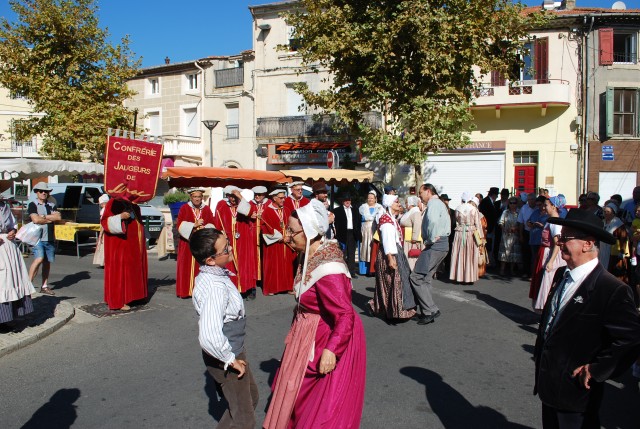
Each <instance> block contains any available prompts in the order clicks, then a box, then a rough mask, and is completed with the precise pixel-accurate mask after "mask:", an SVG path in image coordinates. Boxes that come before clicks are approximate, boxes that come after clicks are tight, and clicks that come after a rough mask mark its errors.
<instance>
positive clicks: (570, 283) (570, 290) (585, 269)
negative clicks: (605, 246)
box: [558, 258, 599, 314]
mask: <svg viewBox="0 0 640 429" xmlns="http://www.w3.org/2000/svg"><path fill="white" fill-rule="evenodd" d="M598 262H599V260H598V258H595V259H592V260H591V261H589V262H585V263H584V264H582V265H580V266H579V267H575V268H574V269H573V270H569V275H570V276H571V278H570V279H568V280H567V285H566V286H565V288H564V294H563V295H562V301H560V309H559V310H558V314H560V312H561V311H562V309H563V308H564V307H565V306H566V305H567V303H568V302H569V300H570V299H571V298H573V294H575V293H576V291H577V290H578V288H579V287H580V285H581V284H582V282H583V281H584V279H585V278H587V276H588V275H589V274H591V272H592V271H593V270H594V269H595V268H596V267H597V266H598Z"/></svg>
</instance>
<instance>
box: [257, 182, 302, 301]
mask: <svg viewBox="0 0 640 429" xmlns="http://www.w3.org/2000/svg"><path fill="white" fill-rule="evenodd" d="M269 195H270V196H271V202H270V203H269V204H266V207H265V209H264V211H263V212H262V219H261V220H262V222H261V228H262V234H263V239H264V240H263V241H264V243H263V246H262V254H263V260H264V262H263V267H264V276H263V281H262V293H263V294H264V295H273V294H275V293H280V292H291V291H293V274H294V273H293V261H294V259H295V252H294V251H293V250H292V249H291V248H290V247H289V246H287V245H286V244H285V243H284V241H283V237H284V235H285V230H286V229H287V225H288V222H289V216H291V210H289V209H288V208H287V207H285V206H284V201H285V191H284V189H275V190H273V191H272V192H271V193H270V194H269Z"/></svg>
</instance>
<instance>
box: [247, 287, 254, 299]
mask: <svg viewBox="0 0 640 429" xmlns="http://www.w3.org/2000/svg"><path fill="white" fill-rule="evenodd" d="M247 298H249V300H251V301H253V300H254V299H256V288H253V289H251V292H250V293H249V296H248V297H247Z"/></svg>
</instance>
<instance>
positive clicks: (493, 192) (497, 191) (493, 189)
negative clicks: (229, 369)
mask: <svg viewBox="0 0 640 429" xmlns="http://www.w3.org/2000/svg"><path fill="white" fill-rule="evenodd" d="M499 194H500V189H498V188H496V187H495V186H493V187H491V188H489V195H499Z"/></svg>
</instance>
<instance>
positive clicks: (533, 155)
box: [513, 152, 538, 164]
mask: <svg viewBox="0 0 640 429" xmlns="http://www.w3.org/2000/svg"><path fill="white" fill-rule="evenodd" d="M513 163H514V164H537V163H538V152H513Z"/></svg>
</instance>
